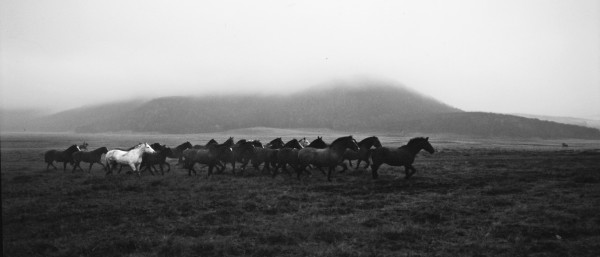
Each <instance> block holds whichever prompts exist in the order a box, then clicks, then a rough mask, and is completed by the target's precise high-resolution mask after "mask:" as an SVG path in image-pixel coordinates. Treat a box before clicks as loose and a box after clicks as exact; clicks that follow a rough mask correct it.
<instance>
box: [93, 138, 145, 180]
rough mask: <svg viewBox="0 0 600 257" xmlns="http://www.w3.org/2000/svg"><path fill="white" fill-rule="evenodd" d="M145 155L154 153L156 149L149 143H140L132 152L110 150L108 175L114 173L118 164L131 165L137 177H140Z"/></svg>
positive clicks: (107, 156)
mask: <svg viewBox="0 0 600 257" xmlns="http://www.w3.org/2000/svg"><path fill="white" fill-rule="evenodd" d="M144 153H154V149H152V147H150V145H148V143H140V144H139V145H136V146H135V147H133V148H132V149H131V150H128V151H123V150H110V151H108V152H107V153H106V157H105V159H106V161H105V162H106V169H107V171H106V175H108V174H111V173H112V168H113V167H115V166H116V165H117V164H121V165H129V167H131V169H132V170H133V171H134V172H137V175H138V176H140V164H142V155H143V154H144Z"/></svg>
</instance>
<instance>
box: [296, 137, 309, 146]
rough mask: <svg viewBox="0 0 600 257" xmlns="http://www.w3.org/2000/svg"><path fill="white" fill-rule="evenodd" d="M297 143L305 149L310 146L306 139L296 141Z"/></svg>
mask: <svg viewBox="0 0 600 257" xmlns="http://www.w3.org/2000/svg"><path fill="white" fill-rule="evenodd" d="M298 143H300V145H301V146H302V147H307V146H308V145H310V141H308V139H306V137H305V138H302V139H300V140H298Z"/></svg>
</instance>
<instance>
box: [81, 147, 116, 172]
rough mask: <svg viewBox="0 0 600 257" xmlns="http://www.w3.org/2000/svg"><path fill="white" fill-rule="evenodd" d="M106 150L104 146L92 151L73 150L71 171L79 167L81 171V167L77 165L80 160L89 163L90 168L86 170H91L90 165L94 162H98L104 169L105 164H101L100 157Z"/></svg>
mask: <svg viewBox="0 0 600 257" xmlns="http://www.w3.org/2000/svg"><path fill="white" fill-rule="evenodd" d="M107 152H108V149H107V148H106V147H104V146H103V147H100V148H98V149H96V150H94V151H91V152H84V151H77V152H74V153H73V154H72V158H73V162H74V164H73V172H74V171H75V169H76V168H79V169H81V170H82V171H83V168H81V166H79V164H80V163H81V162H87V163H89V164H90V168H89V170H88V172H91V171H92V165H94V163H98V164H100V165H101V166H102V168H103V169H104V170H106V166H104V164H102V162H101V159H102V155H103V154H106V153H107Z"/></svg>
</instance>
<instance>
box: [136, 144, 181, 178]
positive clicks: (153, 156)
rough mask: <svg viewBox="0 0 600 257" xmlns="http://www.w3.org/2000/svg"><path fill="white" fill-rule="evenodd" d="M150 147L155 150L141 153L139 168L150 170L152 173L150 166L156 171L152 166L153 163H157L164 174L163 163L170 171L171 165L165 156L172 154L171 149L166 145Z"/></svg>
mask: <svg viewBox="0 0 600 257" xmlns="http://www.w3.org/2000/svg"><path fill="white" fill-rule="evenodd" d="M153 145H154V144H153ZM151 147H152V148H153V149H155V152H154V153H144V154H143V155H142V164H141V165H140V169H142V167H143V168H144V169H142V170H150V173H151V174H152V175H154V172H153V171H152V168H154V170H155V171H156V172H158V170H157V169H156V168H155V167H154V165H158V167H159V168H160V173H161V174H162V175H164V174H165V171H164V169H163V165H167V172H169V171H171V165H170V164H169V163H168V162H167V157H169V156H172V155H173V150H171V148H169V147H167V146H166V145H154V146H152V145H151Z"/></svg>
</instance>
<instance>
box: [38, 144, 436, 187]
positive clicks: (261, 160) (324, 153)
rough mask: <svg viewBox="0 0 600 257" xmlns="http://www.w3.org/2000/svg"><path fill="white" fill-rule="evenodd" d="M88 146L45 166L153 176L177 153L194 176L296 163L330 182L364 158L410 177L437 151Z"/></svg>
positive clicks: (51, 154)
mask: <svg viewBox="0 0 600 257" xmlns="http://www.w3.org/2000/svg"><path fill="white" fill-rule="evenodd" d="M87 146H88V144H87V143H85V142H84V143H83V144H82V145H72V146H70V147H69V148H67V149H66V150H64V151H59V150H49V151H47V152H46V153H45V155H44V159H45V162H46V163H47V166H46V169H49V168H50V166H52V167H54V169H57V168H56V166H54V162H62V163H63V170H66V167H67V163H69V164H71V165H72V166H73V171H75V170H76V169H77V168H79V169H81V170H83V169H82V168H81V166H80V164H81V163H82V162H85V163H89V170H88V172H90V171H91V169H92V166H93V165H94V164H95V163H98V164H99V165H101V166H102V167H103V168H104V170H105V171H106V175H109V174H111V173H112V171H113V170H114V169H116V168H119V170H118V172H119V173H120V172H121V169H122V168H123V167H124V166H128V167H130V168H131V170H132V171H133V172H136V173H137V175H138V176H140V174H141V171H144V170H149V171H150V173H152V175H154V171H156V172H158V169H157V168H156V166H155V165H158V167H159V168H160V171H161V174H163V175H164V169H163V167H164V166H166V168H167V172H168V171H169V170H170V169H171V167H170V165H169V163H168V162H167V158H172V159H177V160H178V163H177V164H178V165H181V166H182V167H183V168H184V169H187V171H188V175H190V176H191V175H192V172H193V173H194V174H197V170H196V169H197V168H203V167H206V168H207V169H208V172H207V175H206V176H207V177H209V176H211V175H212V174H213V171H214V170H215V169H217V171H218V172H223V171H224V170H225V169H226V168H227V166H228V165H230V166H231V171H232V173H233V174H235V169H236V163H239V164H240V165H241V166H240V171H241V172H244V170H245V169H246V166H247V165H248V164H251V165H252V166H253V167H254V169H256V170H262V172H263V173H265V172H268V173H270V174H271V176H273V177H275V176H277V175H278V174H279V173H280V172H283V171H286V172H289V170H288V168H291V169H292V170H293V171H295V172H296V174H297V177H298V179H300V178H301V176H302V174H304V173H308V174H309V175H310V170H311V169H318V170H320V171H321V172H323V174H325V171H324V170H323V169H324V168H325V169H327V174H326V175H327V180H329V181H331V175H332V172H333V171H334V170H335V169H336V168H337V167H338V166H339V167H341V168H342V170H341V171H340V172H344V171H346V170H347V169H348V166H347V165H346V161H348V164H349V165H350V166H351V167H352V166H353V164H352V161H354V160H356V161H357V162H356V166H355V168H359V165H360V163H361V162H365V165H364V168H365V169H366V168H368V167H369V166H370V167H371V172H372V176H373V178H374V179H376V178H377V177H378V173H377V171H378V169H379V167H380V166H381V165H382V164H387V165H390V166H404V168H405V178H406V179H408V178H410V177H411V176H412V175H414V174H415V172H416V169H415V168H414V167H413V166H412V164H413V162H414V160H415V156H416V155H417V154H418V153H419V152H420V151H421V150H425V151H427V152H429V153H431V154H433V153H434V152H435V150H434V149H433V147H432V146H431V144H430V143H429V138H428V137H427V138H425V137H416V138H413V139H411V140H409V141H408V143H407V144H406V145H403V146H401V147H384V146H382V145H381V142H380V141H379V139H378V138H377V137H375V136H372V137H367V138H365V139H363V140H361V141H360V142H357V141H356V140H355V139H354V138H353V137H352V136H345V137H340V138H337V139H335V140H334V141H333V142H332V143H331V144H327V143H325V142H324V141H323V138H322V137H317V139H315V140H313V141H312V142H309V141H308V140H307V139H306V138H303V139H301V140H298V139H292V140H290V141H288V142H285V143H284V142H283V140H282V139H281V138H280V137H279V138H275V139H273V140H271V141H270V142H269V143H267V144H265V145H263V144H262V143H261V142H260V141H259V140H245V139H241V140H239V141H237V142H235V143H234V139H233V137H230V138H229V139H227V140H226V141H225V142H223V143H221V144H219V143H218V142H217V141H215V140H214V139H212V140H210V141H209V142H208V143H206V144H205V145H192V144H191V143H190V142H185V143H183V144H181V145H178V146H176V147H174V148H170V147H167V146H166V145H161V144H159V143H154V144H151V145H150V144H148V143H139V144H138V145H136V146H134V147H131V148H129V149H113V150H108V148H106V147H100V148H98V149H95V150H93V151H87ZM103 156H104V163H103V162H102V160H103V158H102V157H103ZM261 165H262V168H261Z"/></svg>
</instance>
